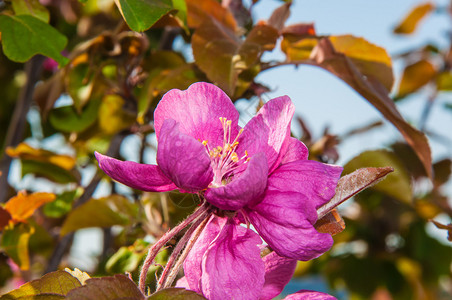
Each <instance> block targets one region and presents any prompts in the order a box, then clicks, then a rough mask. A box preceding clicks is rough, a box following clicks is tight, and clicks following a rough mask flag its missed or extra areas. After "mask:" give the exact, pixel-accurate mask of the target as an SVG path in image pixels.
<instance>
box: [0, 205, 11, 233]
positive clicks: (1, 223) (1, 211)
mask: <svg viewBox="0 0 452 300" xmlns="http://www.w3.org/2000/svg"><path fill="white" fill-rule="evenodd" d="M10 220H11V214H10V213H9V212H8V211H7V210H6V209H5V208H4V207H3V206H0V230H3V228H5V227H6V226H7V225H8V224H9V221H10Z"/></svg>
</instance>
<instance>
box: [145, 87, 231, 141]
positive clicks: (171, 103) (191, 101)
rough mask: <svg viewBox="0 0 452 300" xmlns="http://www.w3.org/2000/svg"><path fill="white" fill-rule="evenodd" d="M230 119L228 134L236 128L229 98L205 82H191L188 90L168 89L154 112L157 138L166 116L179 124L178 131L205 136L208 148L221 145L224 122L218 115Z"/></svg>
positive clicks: (194, 135)
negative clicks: (222, 122)
mask: <svg viewBox="0 0 452 300" xmlns="http://www.w3.org/2000/svg"><path fill="white" fill-rule="evenodd" d="M220 117H224V118H226V119H228V120H231V137H232V139H234V138H235V136H236V135H237V133H238V131H239V127H238V125H237V124H238V119H239V113H238V112H237V110H236V108H235V106H234V104H233V103H232V101H231V99H229V97H228V96H227V95H226V94H225V93H224V92H223V91H222V90H221V89H220V88H218V87H216V86H215V85H213V84H210V83H206V82H198V83H194V84H192V85H190V87H189V88H188V89H187V90H184V91H181V90H177V89H173V90H170V91H169V92H167V93H166V94H165V95H164V96H163V98H162V100H160V102H159V104H158V105H157V108H156V109H155V112H154V127H155V133H156V135H157V140H159V138H160V131H161V128H162V126H163V122H164V121H165V120H166V119H173V120H175V121H176V122H177V123H179V124H180V131H181V133H184V134H186V135H189V136H191V137H194V138H195V139H196V140H200V141H201V142H202V141H204V140H207V141H208V143H209V146H210V147H211V148H214V147H217V146H223V125H222V124H221V122H220V120H219V118H220Z"/></svg>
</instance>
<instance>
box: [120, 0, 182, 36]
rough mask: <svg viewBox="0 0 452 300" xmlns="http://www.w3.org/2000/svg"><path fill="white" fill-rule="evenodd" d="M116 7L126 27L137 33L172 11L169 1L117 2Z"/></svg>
mask: <svg viewBox="0 0 452 300" xmlns="http://www.w3.org/2000/svg"><path fill="white" fill-rule="evenodd" d="M116 5H117V6H118V9H119V11H120V12H121V14H122V16H123V18H124V20H125V21H126V22H127V25H129V27H130V28H131V29H132V30H135V31H138V32H141V31H145V30H147V29H149V27H151V26H152V25H154V23H155V22H157V21H158V20H159V19H160V18H161V17H162V16H164V15H165V14H167V13H168V12H170V11H171V10H172V9H173V6H172V3H171V1H170V0H145V1H140V0H119V1H116ZM179 7H181V6H180V4H179Z"/></svg>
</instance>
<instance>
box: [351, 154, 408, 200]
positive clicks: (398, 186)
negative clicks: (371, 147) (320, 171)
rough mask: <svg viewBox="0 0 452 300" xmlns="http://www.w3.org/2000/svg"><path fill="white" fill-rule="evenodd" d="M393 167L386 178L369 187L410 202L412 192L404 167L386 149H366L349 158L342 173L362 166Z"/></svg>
mask: <svg viewBox="0 0 452 300" xmlns="http://www.w3.org/2000/svg"><path fill="white" fill-rule="evenodd" d="M387 166H391V167H392V168H394V172H393V173H391V174H389V175H388V176H387V177H386V180H383V181H382V182H380V183H378V184H376V185H374V186H373V187H371V189H374V190H377V191H380V192H383V193H385V194H386V195H389V196H392V197H394V198H395V199H397V200H399V201H402V202H405V203H411V201H412V198H413V193H412V190H411V182H410V177H409V176H408V173H407V172H406V170H405V167H404V166H403V164H402V163H401V162H400V160H399V159H398V158H397V156H396V155H395V154H394V153H392V152H389V151H386V150H376V151H366V152H363V153H361V154H360V155H358V156H357V157H355V158H353V159H352V160H350V161H349V162H348V163H347V164H346V165H345V166H344V174H350V173H352V172H353V171H355V170H356V169H359V168H362V167H387Z"/></svg>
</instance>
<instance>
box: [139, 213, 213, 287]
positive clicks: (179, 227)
mask: <svg viewBox="0 0 452 300" xmlns="http://www.w3.org/2000/svg"><path fill="white" fill-rule="evenodd" d="M208 208H209V207H208V206H207V205H206V204H204V205H202V206H201V207H199V208H198V209H197V210H195V211H194V212H193V214H191V215H190V216H188V218H187V219H185V220H184V221H182V222H181V223H180V224H179V225H177V226H176V227H174V228H173V229H171V230H170V231H168V232H166V233H165V234H164V235H163V236H162V237H161V238H160V239H159V240H158V241H157V242H156V243H155V244H154V245H153V246H152V247H151V248H150V249H149V251H148V254H147V256H146V259H145V261H144V263H143V267H142V268H141V273H140V280H139V283H138V286H139V288H140V291H141V292H142V293H143V294H146V277H147V275H148V271H149V268H150V267H151V265H152V263H153V262H154V259H155V257H156V256H157V254H158V253H159V251H160V249H162V247H163V246H165V244H166V243H168V242H169V241H170V240H171V239H172V238H173V237H174V236H175V235H176V234H178V233H179V232H180V231H181V230H182V229H184V228H185V227H187V225H188V224H190V223H191V222H193V221H194V220H195V219H197V218H198V217H199V216H200V215H202V214H204V213H205V212H206V211H207V210H208Z"/></svg>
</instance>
